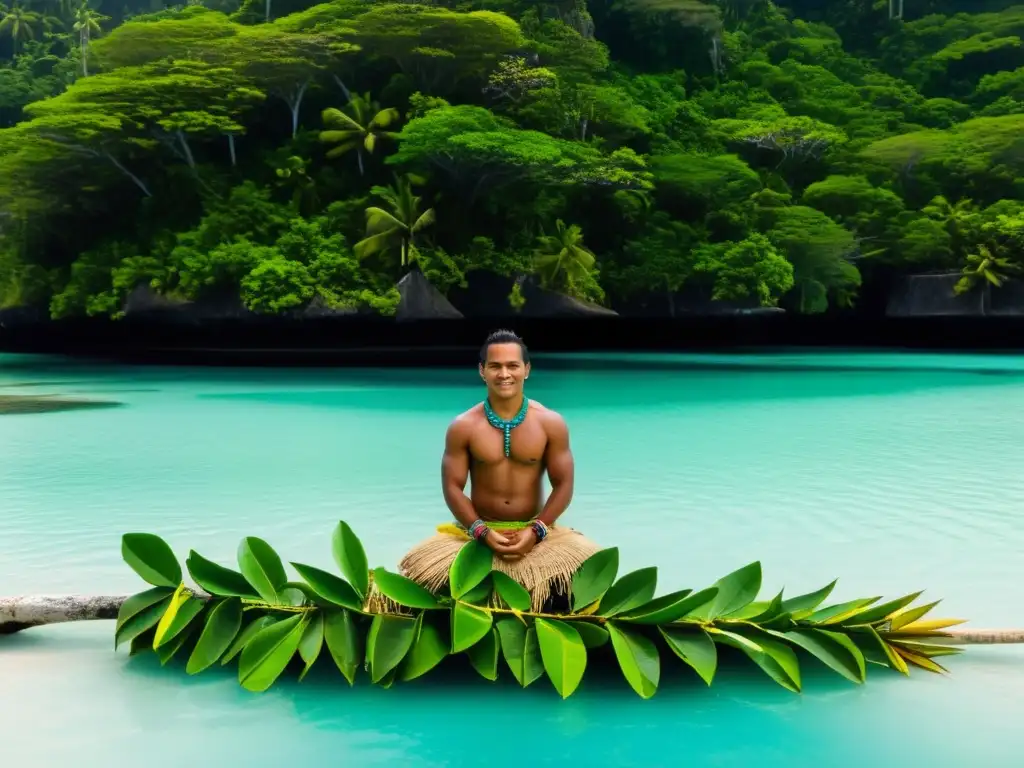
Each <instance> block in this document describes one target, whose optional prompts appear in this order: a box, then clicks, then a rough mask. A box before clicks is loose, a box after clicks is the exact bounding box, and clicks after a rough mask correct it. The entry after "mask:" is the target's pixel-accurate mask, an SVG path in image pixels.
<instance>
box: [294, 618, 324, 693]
mask: <svg viewBox="0 0 1024 768" xmlns="http://www.w3.org/2000/svg"><path fill="white" fill-rule="evenodd" d="M323 647H324V615H323V613H321V612H320V611H317V612H316V613H314V614H313V615H312V616H311V617H310V619H309V621H308V622H307V623H306V631H305V632H303V633H302V639H301V640H300V641H299V656H300V657H301V658H302V660H303V661H304V662H306V666H305V667H304V668H303V669H302V672H301V673H299V682H300V683H301V682H302V680H303V678H305V677H306V675H308V674H309V670H311V669H312V668H313V665H314V664H315V663H316V660H317V659H318V658H319V657H320V651H321V650H323Z"/></svg>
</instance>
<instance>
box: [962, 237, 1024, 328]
mask: <svg viewBox="0 0 1024 768" xmlns="http://www.w3.org/2000/svg"><path fill="white" fill-rule="evenodd" d="M1016 271H1018V269H1017V267H1016V265H1014V264H1011V263H1010V261H1009V260H1007V259H1005V258H1003V257H1001V256H993V255H992V252H991V251H990V250H989V249H988V247H987V246H984V245H979V246H978V253H972V254H971V255H970V256H968V257H967V263H966V264H965V265H964V268H963V270H962V271H961V273H960V274H961V275H962V277H961V278H960V279H959V280H958V281H957V283H956V285H955V286H953V292H954V293H956V294H957V295H958V296H959V295H960V294H964V293H967V292H969V291H971V290H973V289H974V288H976V287H977V286H978V284H979V283H980V284H981V285H982V288H983V290H984V293H983V294H982V297H981V313H982V314H983V315H987V314H988V308H989V304H990V303H991V300H992V286H995V287H996V288H1002V287H1003V283H1005V282H1006V278H1007V276H1006V273H1007V272H1016Z"/></svg>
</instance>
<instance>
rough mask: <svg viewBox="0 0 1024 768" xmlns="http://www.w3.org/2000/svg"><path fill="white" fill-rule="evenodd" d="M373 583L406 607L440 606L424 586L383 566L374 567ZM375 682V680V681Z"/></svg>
mask: <svg viewBox="0 0 1024 768" xmlns="http://www.w3.org/2000/svg"><path fill="white" fill-rule="evenodd" d="M373 583H374V584H376V585H377V589H379V590H380V592H381V594H382V595H384V596H385V597H390V598H391V599H392V600H394V601H395V602H396V603H398V604H399V605H404V606H405V607H407V608H424V609H429V608H440V607H441V606H440V603H438V602H437V598H436V597H434V595H432V594H431V593H430V591H429V590H428V589H426V588H425V587H421V586H420V585H419V584H417V583H416V582H415V581H413V580H412V579H407V578H406V577H405V576H401V575H399V574H397V573H391V572H390V571H388V570H386V569H384V568H375V569H374V571H373ZM375 682H376V681H375Z"/></svg>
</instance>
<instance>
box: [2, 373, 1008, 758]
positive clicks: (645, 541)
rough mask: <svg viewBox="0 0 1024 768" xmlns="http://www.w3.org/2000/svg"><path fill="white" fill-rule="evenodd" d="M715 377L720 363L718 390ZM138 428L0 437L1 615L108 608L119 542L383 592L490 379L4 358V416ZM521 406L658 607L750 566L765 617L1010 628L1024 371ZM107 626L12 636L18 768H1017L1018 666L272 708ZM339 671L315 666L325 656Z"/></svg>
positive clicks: (794, 377) (45, 426)
mask: <svg viewBox="0 0 1024 768" xmlns="http://www.w3.org/2000/svg"><path fill="white" fill-rule="evenodd" d="M723 364H726V366H727V367H721V366H722V365H723ZM34 392H48V393H51V392H56V393H65V394H75V395H91V396H95V397H103V398H112V399H116V400H119V401H121V402H123V403H124V407H122V408H118V409H111V410H95V411H78V412H67V413H54V414H42V415H19V416H4V417H0V505H2V507H0V593H5V594H21V593H68V592H91V593H124V592H131V591H138V590H139V589H141V588H142V587H141V586H140V584H141V582H140V581H139V580H138V578H137V577H136V576H135V575H134V573H132V572H131V571H130V570H129V569H128V567H127V566H126V565H124V564H123V563H122V561H121V558H120V551H119V547H120V542H119V538H120V535H121V533H123V532H124V531H128V530H148V531H153V532H156V533H159V534H160V535H162V536H164V537H165V538H166V539H167V540H168V541H169V542H170V543H171V545H172V546H173V547H174V549H175V551H176V552H177V553H179V555H181V556H182V557H184V555H185V554H186V553H187V552H188V549H189V548H195V549H197V550H198V551H199V552H201V553H203V554H204V555H205V556H206V557H209V558H213V559H217V560H220V561H222V562H224V563H226V564H231V563H233V562H234V553H235V547H236V545H237V542H238V540H239V539H240V538H241V537H242V536H245V535H258V536H262V537H264V538H266V539H267V540H268V541H270V542H271V543H272V544H273V545H274V546H275V547H276V548H277V549H278V551H279V552H281V553H282V555H283V556H284V557H285V558H286V559H288V560H298V561H305V562H310V563H314V564H318V565H321V566H326V567H330V566H331V556H330V545H329V540H330V533H331V530H332V529H333V527H334V525H335V523H336V521H337V520H338V519H339V518H344V519H346V520H348V521H349V522H351V523H352V524H353V526H354V527H355V528H356V530H357V531H358V532H359V533H360V534H361V536H362V537H363V539H364V541H365V542H366V544H367V549H368V550H369V553H370V556H371V560H372V562H373V563H374V564H382V565H388V566H393V565H394V563H395V562H396V561H397V560H398V558H399V557H400V556H401V554H402V552H403V551H404V550H405V549H406V548H407V547H408V546H409V545H410V544H412V543H413V542H414V541H416V540H418V539H420V538H421V537H423V536H425V535H427V534H429V533H430V531H431V529H432V528H433V526H434V525H436V523H438V522H440V521H443V520H444V519H445V518H446V510H445V508H444V506H443V503H442V500H441V498H440V492H439V487H438V486H439V484H438V472H439V460H440V450H441V446H442V439H443V433H444V429H445V427H446V425H447V423H448V421H449V419H450V418H451V417H452V416H453V415H454V414H456V413H458V412H460V411H462V410H463V409H465V408H467V407H468V406H469V405H470V404H472V403H473V402H475V401H476V400H477V399H479V397H480V396H481V391H480V386H479V380H478V378H477V376H476V374H475V371H474V370H472V369H470V370H464V371H461V370H460V371H452V370H407V371H378V370H329V371H323V370H321V371H257V370H213V369H168V368H137V369H133V368H128V367H115V366H101V365H96V364H80V363H72V362H66V361H61V360H56V359H49V358H23V357H12V356H6V357H0V394H17V393H34ZM529 394H530V395H531V396H533V397H535V398H536V399H538V400H540V401H541V402H543V403H545V404H546V405H549V406H551V407H554V408H556V409H558V410H560V411H561V412H562V413H563V414H564V415H565V416H566V418H567V419H568V421H569V424H570V428H571V431H572V439H573V446H574V451H575V455H576V461H577V478H578V480H577V492H576V497H575V500H574V502H573V505H572V507H571V509H570V511H569V512H568V513H567V516H566V518H565V519H566V521H567V522H571V524H573V525H575V526H577V527H579V528H581V529H583V530H584V531H585V532H586V533H587V534H588V535H590V536H591V537H593V538H594V539H596V540H598V541H599V542H601V543H602V544H606V545H612V544H617V545H619V546H620V548H621V551H622V560H623V563H622V568H623V570H626V569H630V570H631V569H633V568H636V567H641V566H645V565H657V566H658V567H659V580H660V590H661V591H671V590H674V589H677V588H682V587H686V586H689V587H701V586H705V585H706V584H709V583H711V582H712V581H714V580H715V579H716V578H718V577H719V576H721V575H723V574H724V573H726V572H728V571H730V570H733V569H734V568H736V567H738V566H741V565H743V564H745V563H747V562H749V561H751V560H755V559H759V560H760V561H761V562H762V564H763V566H764V572H765V584H764V592H765V593H766V594H767V593H774V592H775V591H777V590H778V589H779V588H780V587H782V586H785V587H786V589H787V591H789V592H790V593H791V594H796V593H797V592H802V591H807V590H811V589H814V588H817V587H818V586H821V585H823V584H825V583H827V582H828V581H830V580H832V579H833V578H836V577H838V578H839V586H838V587H837V588H836V591H835V593H834V595H833V597H834V598H835V599H837V600H838V599H848V598H852V597H855V596H869V595H876V594H877V595H886V596H891V597H895V596H898V595H901V594H905V593H907V592H911V591H914V590H917V589H926V590H927V591H926V593H925V597H927V598H931V599H938V598H943V603H942V604H941V605H940V608H941V614H942V615H952V616H961V617H965V618H969V619H971V622H972V624H974V625H976V626H1021V625H1024V599H1022V598H1024V588H1022V583H1024V358H1014V357H942V356H912V355H889V354H881V355H835V354H831V355H806V354H789V355H757V356H747V357H741V358H716V357H714V356H694V357H672V358H668V357H659V356H644V357H640V356H635V357H619V358H609V357H607V356H605V357H593V356H591V357H589V358H575V359H571V358H558V359H553V358H544V357H538V358H537V360H536V362H535V372H534V374H533V375H532V376H531V378H530V390H529ZM112 630H113V627H112V624H110V623H109V622H97V623H91V624H85V625H65V626H57V627H50V628H44V629H35V630H30V631H28V632H24V633H22V634H20V635H18V636H14V637H10V638H3V639H0V736H2V737H3V738H2V740H0V744H2V747H0V754H3V756H4V760H3V764H5V765H21V766H82V767H83V768H91V767H92V766H122V765H123V766H128V765H147V766H161V767H163V766H168V767H170V766H185V765H188V764H191V765H195V766H204V767H205V766H211V767H212V766H235V765H239V766H241V765H246V766H279V765H302V764H305V765H308V764H312V763H313V762H314V761H315V762H317V763H318V764H324V765H353V766H411V767H413V768H419V767H420V766H424V767H425V766H470V765H483V764H485V763H492V764H493V765H496V766H513V765H514V766H520V765H522V764H523V762H524V761H529V762H531V763H533V764H537V765H565V764H566V763H567V761H570V760H572V761H574V762H575V763H577V764H580V765H615V766H626V765H637V766H639V765H658V766H661V765H664V766H679V765H691V766H751V765H769V766H812V765H813V766H822V765H824V766H839V767H845V766H857V767H858V768H860V767H861V766H863V765H865V764H870V765H875V766H878V765H881V766H890V765H891V766H897V765H900V766H905V765H908V764H909V762H910V761H919V762H920V763H921V764H924V765H930V766H960V765H965V764H968V765H978V766H982V765H985V766H1011V765H1019V762H1018V760H1019V756H1020V754H1021V749H1022V748H1024V729H1022V728H1021V722H1022V719H1024V650H1022V649H1018V648H1013V647H1006V648H995V647H981V648H971V649H969V650H968V652H967V653H966V654H964V655H962V656H960V657H957V658H953V659H951V660H950V663H949V667H950V669H951V672H952V675H951V676H950V677H940V676H937V675H930V674H926V673H923V672H922V673H919V674H915V675H914V676H913V677H912V678H911V679H909V680H908V679H905V678H903V677H902V676H899V675H897V674H895V673H890V672H888V671H887V670H882V669H879V668H877V667H876V668H872V669H870V674H869V679H868V682H867V684H866V685H864V686H855V685H853V684H850V683H848V682H846V681H845V680H843V679H841V678H839V677H838V676H835V675H833V674H832V673H831V672H830V671H828V670H825V669H824V668H823V667H821V666H820V665H818V664H817V663H816V662H813V661H812V660H810V659H806V660H805V661H804V664H803V669H804V678H805V690H804V692H803V693H802V694H801V695H794V694H791V693H788V692H786V691H784V690H783V689H781V688H779V687H777V686H776V685H775V684H774V683H772V682H770V681H769V680H768V679H767V678H764V677H761V676H760V673H759V672H757V671H756V670H754V669H753V668H752V667H751V665H749V664H746V663H737V664H729V665H726V666H725V667H724V668H723V669H722V670H720V672H719V679H718V680H717V681H716V682H715V684H714V685H713V686H712V687H711V688H707V687H704V686H703V684H702V683H700V682H699V681H698V680H697V678H696V677H695V676H694V675H693V674H692V673H689V671H688V670H686V669H684V668H682V665H681V664H673V663H672V659H666V660H665V672H664V675H665V680H664V681H663V684H662V689H661V690H660V691H659V693H658V694H657V696H656V697H655V698H654V699H652V700H649V701H642V700H640V699H639V698H638V697H636V696H635V695H634V694H633V693H632V691H631V690H629V689H628V687H627V686H626V684H625V682H624V681H622V680H621V679H620V678H619V677H617V673H614V674H606V675H599V676H597V677H595V678H590V677H588V678H587V680H586V681H585V682H584V684H583V685H582V687H581V689H580V690H579V692H578V693H577V694H576V695H575V696H573V697H572V698H571V699H569V700H567V701H561V700H560V699H558V697H557V696H556V695H555V693H554V691H553V689H552V688H551V687H550V685H548V684H547V683H546V681H543V680H542V681H539V682H538V683H537V684H535V685H534V686H532V687H531V688H529V689H527V690H525V691H524V690H520V689H518V688H517V687H516V686H515V684H514V683H513V682H511V681H510V679H509V678H510V675H508V674H505V675H504V676H503V679H502V680H501V681H499V683H497V684H489V683H487V682H485V681H483V680H482V679H479V678H475V677H474V676H473V674H472V673H466V674H463V673H461V672H457V671H456V672H454V673H452V674H451V675H442V676H437V675H431V676H428V677H427V678H425V679H422V680H420V681H417V682H416V683H413V684H409V685H406V686H401V687H395V688H393V689H391V690H386V691H385V690H379V689H375V688H372V687H370V686H368V685H357V686H356V687H355V688H353V689H349V688H348V687H347V685H345V684H344V683H343V682H341V678H340V676H338V675H337V674H332V673H331V670H330V668H329V667H326V666H325V667H324V668H323V669H322V671H321V674H314V675H311V676H310V677H309V678H307V679H306V681H305V682H303V683H301V684H299V683H297V682H296V681H295V680H294V679H287V680H284V681H282V682H280V683H278V684H277V685H276V686H275V687H274V688H272V689H271V690H270V691H268V692H267V693H264V694H258V695H257V694H249V693H247V692H245V691H244V690H242V689H241V688H240V687H239V686H238V684H237V682H236V680H235V678H234V675H233V668H229V669H226V670H225V669H218V670H216V671H211V672H208V673H204V674H202V675H199V676H197V677H195V678H190V677H188V676H187V675H185V673H184V670H183V669H182V668H181V667H174V666H173V665H172V666H171V667H168V668H163V669H161V668H160V667H159V665H158V663H156V661H155V660H154V659H153V658H151V657H145V656H143V657H136V658H132V659H129V658H128V656H127V652H126V651H125V649H122V650H121V651H120V652H118V653H114V651H113V648H112V645H113V644H112ZM325 661H327V664H329V660H326V659H325Z"/></svg>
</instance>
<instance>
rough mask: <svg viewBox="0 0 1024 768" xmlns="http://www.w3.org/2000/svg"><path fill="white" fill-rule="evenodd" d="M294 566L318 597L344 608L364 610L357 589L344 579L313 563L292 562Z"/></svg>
mask: <svg viewBox="0 0 1024 768" xmlns="http://www.w3.org/2000/svg"><path fill="white" fill-rule="evenodd" d="M292 568H294V569H295V572H296V573H298V574H299V576H301V577H302V578H303V579H305V580H306V583H307V584H308V585H309V587H310V589H312V590H313V592H314V593H316V595H317V596H318V597H320V598H321V599H323V600H326V601H327V602H328V603H333V604H334V605H340V606H341V607H342V608H350V609H351V610H353V611H357V612H358V611H362V609H363V601H362V599H361V598H360V597H359V595H358V594H357V593H356V590H355V589H354V588H353V587H352V585H351V584H349V583H348V582H347V581H345V580H344V579H342V578H340V577H338V576H335V575H334V574H333V573H329V572H327V571H323V570H320V569H319V568H315V567H313V566H312V565H303V564H302V563H292Z"/></svg>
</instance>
